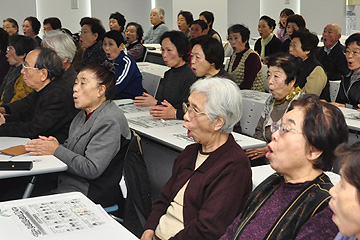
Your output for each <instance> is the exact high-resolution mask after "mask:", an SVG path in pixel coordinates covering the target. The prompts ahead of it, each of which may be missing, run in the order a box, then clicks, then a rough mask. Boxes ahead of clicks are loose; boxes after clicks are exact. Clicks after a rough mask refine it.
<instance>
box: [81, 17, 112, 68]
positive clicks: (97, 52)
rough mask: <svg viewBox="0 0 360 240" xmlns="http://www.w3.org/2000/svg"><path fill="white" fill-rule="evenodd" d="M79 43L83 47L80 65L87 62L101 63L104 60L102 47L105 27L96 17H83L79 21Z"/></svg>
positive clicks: (82, 65) (84, 64)
mask: <svg viewBox="0 0 360 240" xmlns="http://www.w3.org/2000/svg"><path fill="white" fill-rule="evenodd" d="M80 25H81V33H80V45H81V47H83V48H84V49H85V51H84V53H83V55H82V63H81V67H84V66H86V65H88V64H102V63H103V62H104V61H105V60H106V55H105V52H104V50H103V48H102V40H103V38H104V34H105V29H104V26H103V25H102V23H101V21H100V20H99V19H97V18H90V17H84V18H82V19H81V21H80Z"/></svg>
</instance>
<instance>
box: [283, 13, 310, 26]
mask: <svg viewBox="0 0 360 240" xmlns="http://www.w3.org/2000/svg"><path fill="white" fill-rule="evenodd" d="M289 22H292V23H295V24H296V25H297V26H298V27H299V29H305V28H306V22H305V19H304V18H303V17H302V16H301V15H299V14H293V15H290V16H289V17H288V18H287V20H286V26H287V25H288V23H289Z"/></svg>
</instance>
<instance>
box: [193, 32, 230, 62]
mask: <svg viewBox="0 0 360 240" xmlns="http://www.w3.org/2000/svg"><path fill="white" fill-rule="evenodd" d="M193 40H194V41H192V44H193V45H192V47H194V46H195V45H196V44H199V45H200V46H201V48H202V51H203V52H204V55H205V59H206V61H208V62H209V63H214V65H215V68H216V69H222V68H223V62H224V48H223V46H222V44H221V43H220V42H219V41H218V40H217V39H215V38H213V37H211V36H208V35H205V36H200V37H197V38H195V39H193Z"/></svg>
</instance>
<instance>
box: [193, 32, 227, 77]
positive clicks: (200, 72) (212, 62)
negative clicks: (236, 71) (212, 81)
mask: <svg viewBox="0 0 360 240" xmlns="http://www.w3.org/2000/svg"><path fill="white" fill-rule="evenodd" d="M192 44H193V48H192V51H191V68H192V70H193V71H194V73H195V75H196V76H197V77H199V78H204V77H222V78H227V79H231V80H233V77H232V76H231V75H230V74H229V73H227V72H226V71H225V70H224V69H223V62H224V48H223V47H222V44H221V43H219V41H217V40H216V39H215V38H212V37H209V36H201V37H198V38H196V39H194V40H193V41H192Z"/></svg>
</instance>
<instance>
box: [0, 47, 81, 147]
mask: <svg viewBox="0 0 360 240" xmlns="http://www.w3.org/2000/svg"><path fill="white" fill-rule="evenodd" d="M22 74H23V75H24V81H25V83H26V84H27V85H28V86H29V87H31V88H32V89H34V90H35V91H34V93H33V94H31V95H29V96H28V97H27V98H25V99H22V100H20V101H18V102H14V103H11V104H9V105H5V106H4V108H2V109H0V110H1V111H2V112H4V111H5V112H6V113H7V114H9V115H5V116H4V115H3V114H0V136H14V137H28V138H37V137H38V136H39V135H43V136H50V135H51V136H55V137H56V138H57V139H58V140H59V142H61V143H62V142H64V141H65V139H66V138H67V136H68V130H69V126H70V123H71V121H72V119H73V118H74V116H75V115H76V113H77V110H76V109H75V107H74V101H73V97H72V89H71V87H70V85H69V84H66V83H64V80H62V79H60V76H61V74H62V61H61V59H60V58H59V57H58V55H57V54H56V53H55V52H54V51H53V50H51V49H49V48H38V49H35V50H33V51H31V52H29V53H28V55H27V56H26V58H25V62H24V64H23V69H22ZM12 104H15V105H16V108H14V109H16V111H14V112H13V111H12V107H11V106H12Z"/></svg>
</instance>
